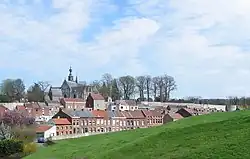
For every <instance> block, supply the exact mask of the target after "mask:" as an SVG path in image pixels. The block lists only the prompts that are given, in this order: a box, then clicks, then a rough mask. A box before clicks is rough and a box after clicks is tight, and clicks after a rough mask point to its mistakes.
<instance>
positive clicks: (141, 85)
mask: <svg viewBox="0 0 250 159" xmlns="http://www.w3.org/2000/svg"><path fill="white" fill-rule="evenodd" d="M136 86H137V88H138V91H139V95H140V101H144V91H145V89H146V76H138V77H136Z"/></svg>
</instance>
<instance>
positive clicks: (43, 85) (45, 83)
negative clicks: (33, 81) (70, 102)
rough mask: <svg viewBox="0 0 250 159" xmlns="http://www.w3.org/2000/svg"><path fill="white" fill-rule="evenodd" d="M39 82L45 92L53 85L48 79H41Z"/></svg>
mask: <svg viewBox="0 0 250 159" xmlns="http://www.w3.org/2000/svg"><path fill="white" fill-rule="evenodd" d="M37 84H38V85H39V86H40V88H41V90H42V91H43V92H45V91H46V90H47V89H48V88H49V87H50V86H51V85H50V84H49V82H47V81H39V82H37Z"/></svg>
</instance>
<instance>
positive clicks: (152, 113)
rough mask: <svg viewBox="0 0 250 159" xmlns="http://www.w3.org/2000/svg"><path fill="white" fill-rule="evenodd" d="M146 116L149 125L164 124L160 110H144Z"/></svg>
mask: <svg viewBox="0 0 250 159" xmlns="http://www.w3.org/2000/svg"><path fill="white" fill-rule="evenodd" d="M142 113H143V114H144V116H145V117H146V121H147V127H152V126H159V125H162V124H163V116H164V115H163V114H162V113H161V111H158V110H142Z"/></svg>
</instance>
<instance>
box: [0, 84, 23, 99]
mask: <svg viewBox="0 0 250 159" xmlns="http://www.w3.org/2000/svg"><path fill="white" fill-rule="evenodd" d="M1 88H2V92H3V94H5V95H6V96H8V97H9V98H10V99H11V100H12V101H14V100H18V101H20V100H21V99H22V98H23V97H24V93H25V85H24V83H23V81H22V80H21V79H14V80H13V79H7V80H4V81H3V82H2V87H1Z"/></svg>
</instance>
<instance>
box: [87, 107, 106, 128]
mask: <svg viewBox="0 0 250 159" xmlns="http://www.w3.org/2000/svg"><path fill="white" fill-rule="evenodd" d="M91 113H92V114H93V116H94V119H95V120H96V122H95V123H96V125H95V127H94V129H95V132H107V131H108V127H107V125H108V121H109V118H108V113H107V111H104V110H92V111H91Z"/></svg>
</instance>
